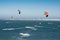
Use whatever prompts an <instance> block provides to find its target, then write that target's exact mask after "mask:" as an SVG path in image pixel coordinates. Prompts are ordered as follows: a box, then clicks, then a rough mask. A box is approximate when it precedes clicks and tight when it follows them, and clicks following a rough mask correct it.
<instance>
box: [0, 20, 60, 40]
mask: <svg viewBox="0 0 60 40" xmlns="http://www.w3.org/2000/svg"><path fill="white" fill-rule="evenodd" d="M0 40H60V21H38V20H34V21H33V20H0Z"/></svg>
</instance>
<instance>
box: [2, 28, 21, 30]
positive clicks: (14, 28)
mask: <svg viewBox="0 0 60 40" xmlns="http://www.w3.org/2000/svg"><path fill="white" fill-rule="evenodd" d="M16 29H21V28H4V29H2V30H16Z"/></svg>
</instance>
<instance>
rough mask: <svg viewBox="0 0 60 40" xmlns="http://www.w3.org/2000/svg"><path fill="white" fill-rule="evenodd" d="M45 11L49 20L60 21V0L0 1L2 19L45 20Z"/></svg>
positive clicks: (0, 17)
mask: <svg viewBox="0 0 60 40" xmlns="http://www.w3.org/2000/svg"><path fill="white" fill-rule="evenodd" d="M18 9H19V10H20V11H21V14H18ZM45 11H48V13H49V16H48V19H51V18H52V19H54V18H55V19H60V0H0V19H10V18H11V16H13V18H14V19H43V18H46V17H45V15H44V13H45Z"/></svg>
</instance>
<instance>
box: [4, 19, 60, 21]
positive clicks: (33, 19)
mask: <svg viewBox="0 0 60 40" xmlns="http://www.w3.org/2000/svg"><path fill="white" fill-rule="evenodd" d="M5 20H18V21H19V20H21V21H60V19H5Z"/></svg>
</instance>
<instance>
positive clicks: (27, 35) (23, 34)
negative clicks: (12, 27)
mask: <svg viewBox="0 0 60 40" xmlns="http://www.w3.org/2000/svg"><path fill="white" fill-rule="evenodd" d="M19 35H20V36H21V37H30V36H31V35H30V34H29V33H19Z"/></svg>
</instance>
